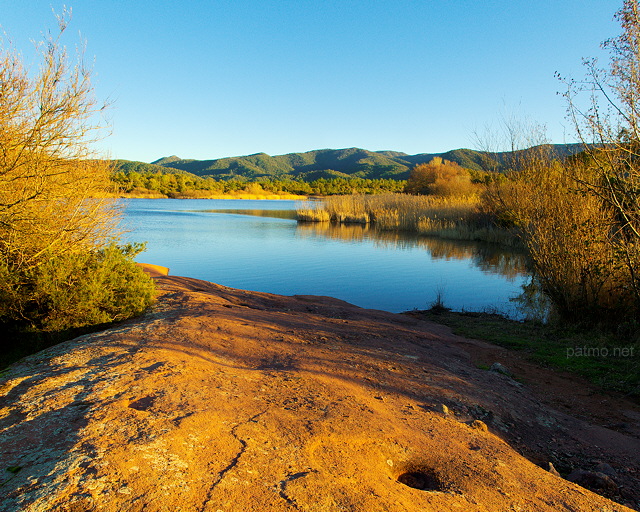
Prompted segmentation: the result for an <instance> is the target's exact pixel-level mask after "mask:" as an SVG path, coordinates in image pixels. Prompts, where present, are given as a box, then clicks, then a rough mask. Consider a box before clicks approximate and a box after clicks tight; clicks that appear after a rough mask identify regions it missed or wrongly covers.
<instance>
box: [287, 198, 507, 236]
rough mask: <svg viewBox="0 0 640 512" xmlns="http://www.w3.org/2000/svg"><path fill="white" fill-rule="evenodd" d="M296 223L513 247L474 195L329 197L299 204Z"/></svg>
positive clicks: (505, 231)
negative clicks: (369, 228)
mask: <svg viewBox="0 0 640 512" xmlns="http://www.w3.org/2000/svg"><path fill="white" fill-rule="evenodd" d="M297 215H298V221H300V222H333V223H338V224H370V225H372V226H374V227H375V228H376V229H380V230H393V231H411V232H414V233H419V234H422V235H429V236H438V237H442V238H451V239H456V240H482V241H487V242H494V243H502V244H506V245H516V244H517V240H516V237H515V236H514V234H513V233H511V232H509V231H507V230H504V229H501V228H498V227H496V226H495V225H494V224H493V222H492V221H491V218H490V216H489V215H488V214H486V213H483V212H482V211H481V209H480V199H479V198H478V196H477V195H470V196H465V197H441V196H416V195H410V194H393V193H390V194H377V195H348V196H330V197H326V198H325V199H324V200H323V201H321V202H313V203H312V202H306V203H301V204H300V206H299V207H298V209H297Z"/></svg>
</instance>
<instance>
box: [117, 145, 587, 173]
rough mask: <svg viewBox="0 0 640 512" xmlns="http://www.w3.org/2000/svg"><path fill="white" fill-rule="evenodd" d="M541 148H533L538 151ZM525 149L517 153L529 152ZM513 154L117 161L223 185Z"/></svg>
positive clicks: (328, 152)
mask: <svg viewBox="0 0 640 512" xmlns="http://www.w3.org/2000/svg"><path fill="white" fill-rule="evenodd" d="M548 148H549V149H551V150H552V151H554V152H555V153H556V154H557V155H558V157H559V158H564V157H566V156H568V155H571V154H575V153H577V152H579V151H580V150H581V146H580V145H579V144H557V145H553V146H548ZM534 149H535V148H532V150H534ZM527 151H531V150H524V152H518V153H517V154H521V153H526V152H527ZM513 155H514V154H513V153H509V152H502V153H488V152H483V151H475V150H472V149H455V150H451V151H447V152H444V153H421V154H417V155H407V154H406V153H402V152H398V151H368V150H366V149H360V148H347V149H318V150H315V151H307V152H305V153H288V154H286V155H277V156H270V155H267V154H266V153H255V154H253V155H247V156H236V157H226V158H218V159H214V160H193V159H182V158H179V157H177V156H175V155H173V156H170V157H164V158H161V159H159V160H156V161H154V162H152V163H151V164H144V163H142V162H127V161H125V160H119V161H117V163H118V166H119V170H121V171H123V172H125V173H128V172H133V171H136V172H139V173H142V172H146V171H150V172H156V173H157V172H162V173H179V172H183V173H190V174H194V175H196V176H200V177H212V178H215V179H218V180H229V179H240V180H242V181H247V180H248V181H256V180H260V181H262V180H264V179H295V180H301V181H306V182H309V181H313V180H317V179H321V178H324V179H331V178H338V177H339V178H365V179H381V178H384V179H394V180H406V179H407V178H408V176H409V172H410V170H411V169H412V168H413V167H414V166H415V165H417V164H421V163H426V162H429V161H431V160H433V158H435V157H441V158H444V159H445V160H450V161H453V162H456V163H458V164H459V165H461V166H462V167H465V168H467V169H472V170H476V171H501V170H503V169H504V166H505V163H506V162H507V161H508V160H509V157H510V156H511V157H512V156H513Z"/></svg>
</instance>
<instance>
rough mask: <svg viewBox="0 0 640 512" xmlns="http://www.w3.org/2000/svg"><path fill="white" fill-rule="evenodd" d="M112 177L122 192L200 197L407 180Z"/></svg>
mask: <svg viewBox="0 0 640 512" xmlns="http://www.w3.org/2000/svg"><path fill="white" fill-rule="evenodd" d="M111 180H112V181H113V183H114V184H115V185H116V187H117V188H116V191H117V192H120V193H123V194H131V195H135V194H142V195H143V194H149V193H157V194H162V195H164V196H167V197H198V196H201V197H203V196H206V195H224V194H233V193H235V192H246V193H251V194H260V193H268V194H293V195H304V196H308V195H321V196H325V195H338V194H379V193H382V192H398V191H401V190H403V189H404V187H405V185H406V181H402V180H392V179H365V178H319V179H316V180H313V181H310V182H305V181H302V180H290V179H283V180H279V179H266V178H264V179H258V180H255V181H248V180H240V179H229V180H217V179H215V178H211V177H199V176H195V175H192V174H169V173H156V172H150V171H146V172H137V171H131V172H124V171H116V172H114V173H113V174H112V176H111Z"/></svg>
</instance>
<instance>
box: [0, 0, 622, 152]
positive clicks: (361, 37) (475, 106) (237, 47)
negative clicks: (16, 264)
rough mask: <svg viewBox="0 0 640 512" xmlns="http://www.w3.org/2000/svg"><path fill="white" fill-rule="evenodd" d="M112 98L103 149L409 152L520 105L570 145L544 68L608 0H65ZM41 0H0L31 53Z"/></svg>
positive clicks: (609, 7)
mask: <svg viewBox="0 0 640 512" xmlns="http://www.w3.org/2000/svg"><path fill="white" fill-rule="evenodd" d="M65 1H66V5H67V6H69V7H71V8H72V10H73V19H72V21H71V25H70V27H69V30H68V34H67V36H66V38H65V41H66V42H67V44H68V45H69V46H73V45H74V44H75V43H77V42H78V41H79V40H80V35H79V34H81V36H82V38H84V39H86V41H87V49H86V55H87V56H88V57H90V58H92V59H94V60H95V64H94V67H93V69H94V85H95V91H96V94H97V96H98V97H99V98H101V99H106V98H110V99H111V100H113V102H114V103H113V106H112V108H111V109H110V113H109V119H110V123H111V125H112V131H113V133H112V135H111V136H110V137H109V138H108V139H106V140H105V141H104V142H103V143H102V144H101V149H104V150H105V151H108V152H109V154H110V156H111V157H113V158H124V159H129V160H141V161H147V162H148V161H152V160H155V159H157V158H160V157H162V156H168V155H171V154H176V155H178V156H180V157H183V158H198V159H207V158H219V157H223V156H235V155H246V154H251V153H257V152H265V153H268V154H271V155H277V154H283V153H290V152H299V151H309V150H312V149H319V148H345V147H354V146H355V147H362V148H366V149H370V150H384V149H392V150H396V151H404V152H406V153H410V154H415V153H424V152H441V151H447V150H449V149H455V148H460V147H473V146H474V144H475V143H474V136H473V133H474V132H483V131H484V130H485V127H486V126H487V125H494V126H495V125H496V124H497V122H498V120H499V118H500V116H501V115H503V114H504V113H505V112H513V111H516V112H519V113H520V114H519V115H522V116H526V117H530V118H533V119H535V120H536V121H538V122H540V123H544V124H546V126H547V129H548V134H549V136H550V138H551V139H552V140H553V142H558V143H560V142H565V141H567V142H570V141H572V140H573V134H572V131H571V128H570V124H569V123H568V122H567V121H566V120H565V104H564V101H563V99H562V98H561V97H560V96H558V95H557V93H558V92H560V91H561V90H562V85H561V84H560V83H559V82H558V80H557V79H556V78H554V73H555V72H556V71H558V72H560V73H561V74H563V75H568V76H573V77H575V78H579V77H581V76H582V75H583V68H582V65H581V60H582V58H583V57H598V56H599V57H600V58H601V62H602V63H603V64H605V63H606V56H605V55H603V54H602V53H601V50H600V49H599V44H600V43H601V42H602V41H603V40H605V39H607V38H608V37H612V36H615V35H617V34H618V33H619V27H618V25H617V23H616V22H614V21H613V19H612V18H613V14H614V13H615V11H616V10H617V9H618V8H619V7H620V5H621V0H620V1H618V0H616V1H613V0H538V1H530V0H529V1H526V2H525V1H522V0H510V1H509V0H484V1H482V2H480V1H467V0H438V1H435V0H434V1H430V0H392V1H391V0H369V1H364V0H362V1H349V0H343V1H334V0H331V1H322V0H297V1H282V0H261V1H259V0H211V1H188V0H187V1H184V2H181V3H178V2H175V1H164V0H152V1H147V0H135V1H131V0H127V1H121V0H112V1H107V0H65ZM62 6H63V4H62V3H60V4H56V3H55V2H53V1H51V0H29V1H28V2H27V1H16V0H0V27H1V28H2V29H3V30H4V32H5V33H6V34H7V36H8V38H9V39H10V40H11V41H12V42H13V44H14V46H15V47H16V48H18V49H19V50H20V51H21V52H22V53H23V55H24V59H25V60H26V61H27V62H33V60H32V54H33V52H32V44H31V43H30V40H33V39H39V38H40V37H41V34H42V32H43V31H45V30H48V29H52V30H53V29H55V19H54V17H53V15H52V8H53V9H55V10H56V11H58V12H60V11H61V9H62Z"/></svg>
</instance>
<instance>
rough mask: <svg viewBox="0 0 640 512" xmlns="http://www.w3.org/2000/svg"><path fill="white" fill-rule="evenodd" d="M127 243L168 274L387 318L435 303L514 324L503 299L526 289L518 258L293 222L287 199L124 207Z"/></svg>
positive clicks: (480, 248)
mask: <svg viewBox="0 0 640 512" xmlns="http://www.w3.org/2000/svg"><path fill="white" fill-rule="evenodd" d="M125 204H126V209H125V219H124V226H125V228H126V229H128V230H130V231H129V232H128V233H127V234H126V235H125V238H126V239H128V240H131V241H146V242H147V250H146V251H145V252H144V253H142V254H140V255H139V256H138V257H137V260H138V261H143V262H146V263H154V264H156V265H163V266H165V267H169V268H170V274H172V275H181V276H188V277H194V278H198V279H205V280H207V281H213V282H215V283H218V284H222V285H225V286H230V287H233V288H241V289H245V290H257V291H262V292H270V293H277V294H282V295H295V294H300V295H328V296H332V297H337V298H339V299H342V300H345V301H347V302H351V303H353V304H356V305H358V306H362V307H366V308H375V309H383V310H387V311H392V312H400V311H407V310H411V309H414V308H417V309H425V308H428V307H429V306H430V305H431V303H432V302H433V301H434V300H435V299H436V296H437V294H438V293H440V294H441V295H442V296H443V299H444V303H445V305H446V306H448V307H450V308H453V309H455V310H467V311H483V310H490V311H497V312H501V313H503V314H508V315H510V316H514V317H515V316H517V310H516V308H515V306H514V304H513V302H512V301H510V299H512V298H513V297H516V296H518V295H519V294H520V293H521V292H522V285H523V284H524V283H526V282H528V281H529V277H528V275H527V273H526V271H525V268H524V266H525V262H524V256H523V255H522V254H518V253H513V252H508V251H505V250H504V249H503V248H501V247H497V246H489V245H482V244H476V243H466V242H457V241H449V240H442V239H437V238H426V237H418V236H414V235H410V234H403V233H391V232H382V233H381V232H377V231H375V230H373V229H368V228H367V227H363V226H359V225H358V226H353V225H352V226H331V225H328V224H298V223H297V222H296V220H295V205H296V202H295V201H257V200H256V201H251V200H237V199H130V200H126V201H125Z"/></svg>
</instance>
